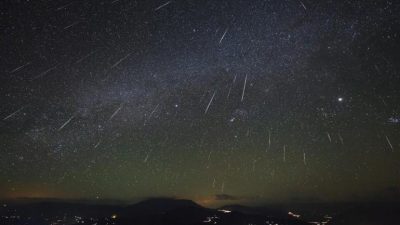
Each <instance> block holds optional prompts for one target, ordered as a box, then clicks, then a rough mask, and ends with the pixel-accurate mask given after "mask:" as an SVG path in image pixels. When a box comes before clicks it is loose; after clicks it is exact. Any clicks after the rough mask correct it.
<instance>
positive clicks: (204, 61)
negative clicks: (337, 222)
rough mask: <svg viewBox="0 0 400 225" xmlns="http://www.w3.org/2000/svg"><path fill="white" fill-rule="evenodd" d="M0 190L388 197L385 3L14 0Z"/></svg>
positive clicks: (0, 38) (391, 34)
mask: <svg viewBox="0 0 400 225" xmlns="http://www.w3.org/2000/svg"><path fill="white" fill-rule="evenodd" d="M0 10H1V11H0V18H1V31H0V53H1V61H0V71H1V76H0V95H1V100H0V101H1V102H0V103H1V109H0V150H1V156H0V197H1V198H16V197H41V198H48V197H52V198H85V199H99V200H101V199H116V200H124V201H131V200H133V199H139V198H146V197H158V196H164V197H179V198H188V199H193V200H196V201H198V202H200V203H203V204H219V203H221V204H223V203H226V202H247V203H262V202H285V201H293V200H299V201H301V200H304V201H311V200H320V201H348V200H370V199H385V198H389V197H393V196H400V195H399V193H400V191H399V189H400V133H399V131H400V104H399V103H400V89H399V87H400V86H399V84H400V74H399V72H400V64H399V62H400V57H399V52H400V48H399V47H400V42H399V29H400V19H399V18H400V17H399V11H400V3H399V2H398V1H390V0H387V1H379V0H378V1H364V0H353V1H350V0H349V1H336V0H335V1H333V0H327V1H319V0H318V1H317V0H230V1H228V0H201V1H200V0H171V1H160V0H146V1H144V0H143V1H134V0H114V1H113V0H107V1H105V0H80V1H78V0H76V1H70V0H68V1H67V0H54V1H50V0H35V1H33V0H31V1H29V0H24V1H23V0H14V1H6V2H5V4H3V5H2V7H1V9H0Z"/></svg>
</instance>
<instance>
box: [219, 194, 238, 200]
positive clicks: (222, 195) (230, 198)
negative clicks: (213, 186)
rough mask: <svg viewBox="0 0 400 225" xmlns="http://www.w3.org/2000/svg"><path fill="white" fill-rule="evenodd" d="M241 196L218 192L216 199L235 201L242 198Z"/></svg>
mask: <svg viewBox="0 0 400 225" xmlns="http://www.w3.org/2000/svg"><path fill="white" fill-rule="evenodd" d="M240 199H241V198H240V197H236V196H233V195H228V194H217V195H215V200H217V201H235V200H240Z"/></svg>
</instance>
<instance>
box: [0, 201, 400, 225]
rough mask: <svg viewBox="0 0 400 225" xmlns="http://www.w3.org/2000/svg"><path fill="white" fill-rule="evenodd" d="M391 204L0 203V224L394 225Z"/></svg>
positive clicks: (395, 209) (399, 210)
mask: <svg viewBox="0 0 400 225" xmlns="http://www.w3.org/2000/svg"><path fill="white" fill-rule="evenodd" d="M398 217H400V207H399V204H397V203H363V204H361V203H346V204H344V203H340V204H320V203H318V204H311V203H310V204H286V205H269V206H265V207H245V206H240V205H230V206H225V207H222V208H219V209H209V208H204V207H202V206H200V205H198V204H196V203H194V202H192V201H189V200H175V199H149V200H146V201H143V202H139V203H137V204H134V205H128V206H115V205H99V204H85V203H71V202H68V203H67V202H59V201H46V202H26V201H24V202H21V201H8V202H2V205H1V209H0V224H1V225H78V224H88V225H128V224H129V225H130V224H138V225H197V224H221V225H236V224H237V225H257V224H264V225H265V224H267V225H283V224H287V225H296V224H297V225H302V224H315V225H325V224H326V225H329V224H332V225H334V224H337V225H345V224H352V225H358V224H360V225H361V224H362V225H398V224H400V223H399V219H398Z"/></svg>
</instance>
